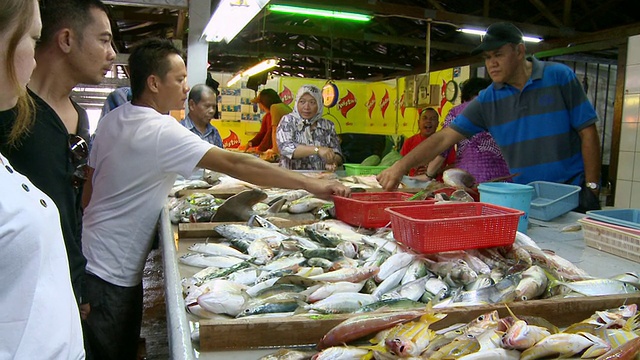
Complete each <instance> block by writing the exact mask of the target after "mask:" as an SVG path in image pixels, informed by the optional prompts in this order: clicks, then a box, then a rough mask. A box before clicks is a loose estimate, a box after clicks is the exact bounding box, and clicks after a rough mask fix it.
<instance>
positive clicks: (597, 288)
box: [549, 279, 638, 296]
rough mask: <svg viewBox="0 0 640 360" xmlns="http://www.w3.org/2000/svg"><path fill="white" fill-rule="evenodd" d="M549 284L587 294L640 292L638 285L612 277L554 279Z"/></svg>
mask: <svg viewBox="0 0 640 360" xmlns="http://www.w3.org/2000/svg"><path fill="white" fill-rule="evenodd" d="M549 286H550V287H555V286H564V287H566V288H569V289H571V290H572V291H575V292H577V293H580V294H583V295H586V296H601V295H615V294H629V293H635V292H638V289H637V288H636V287H634V286H632V285H628V284H626V283H624V282H622V281H618V280H612V279H595V280H582V281H574V282H562V281H558V280H554V281H552V282H551V284H550V285H549Z"/></svg>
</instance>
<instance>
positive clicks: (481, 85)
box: [460, 77, 491, 102]
mask: <svg viewBox="0 0 640 360" xmlns="http://www.w3.org/2000/svg"><path fill="white" fill-rule="evenodd" d="M489 85H491V80H489V79H485V78H479V77H474V78H471V79H469V80H466V81H465V82H463V83H462V84H460V100H462V102H467V101H469V100H471V99H473V97H474V96H476V95H478V94H479V93H480V91H481V90H484V89H486V88H487V86H489Z"/></svg>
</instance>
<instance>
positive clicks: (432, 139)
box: [377, 128, 464, 191]
mask: <svg viewBox="0 0 640 360" xmlns="http://www.w3.org/2000/svg"><path fill="white" fill-rule="evenodd" d="M462 139H464V135H462V134H461V133H459V132H457V131H455V130H453V129H451V128H446V129H442V130H440V131H438V132H436V133H435V134H433V135H431V136H429V138H428V139H426V140H424V141H423V142H421V143H420V144H419V145H418V146H416V147H415V148H414V149H413V150H411V151H410V152H409V153H408V154H407V155H406V156H404V157H402V159H400V160H398V161H397V162H396V163H395V164H393V165H392V166H391V167H390V168H388V169H386V170H384V171H383V172H381V173H380V174H378V177H377V179H378V182H379V183H380V185H382V187H383V188H384V189H385V190H387V191H389V190H395V189H396V188H397V187H398V184H400V180H402V177H403V176H404V174H406V173H408V172H409V170H410V169H411V168H414V167H418V166H421V165H427V164H428V163H429V162H430V161H431V160H433V159H434V158H435V157H436V156H437V155H439V154H440V153H442V152H443V151H445V150H446V149H448V148H449V147H451V146H453V144H455V143H457V142H459V141H460V140H462Z"/></svg>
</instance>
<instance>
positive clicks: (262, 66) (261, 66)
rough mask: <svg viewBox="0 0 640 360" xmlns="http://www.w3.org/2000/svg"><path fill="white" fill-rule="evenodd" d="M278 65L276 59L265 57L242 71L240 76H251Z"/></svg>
mask: <svg viewBox="0 0 640 360" xmlns="http://www.w3.org/2000/svg"><path fill="white" fill-rule="evenodd" d="M276 66H278V60H276V59H267V60H264V61H262V62H260V63H258V64H256V65H254V66H252V67H250V68H249V69H247V70H245V71H243V72H242V76H243V77H244V76H253V75H255V74H259V73H261V72H263V71H266V70H269V69H272V68H274V67H276Z"/></svg>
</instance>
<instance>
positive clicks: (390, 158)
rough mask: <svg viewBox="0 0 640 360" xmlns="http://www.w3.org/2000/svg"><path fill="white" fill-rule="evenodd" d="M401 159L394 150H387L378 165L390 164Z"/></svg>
mask: <svg viewBox="0 0 640 360" xmlns="http://www.w3.org/2000/svg"><path fill="white" fill-rule="evenodd" d="M400 159H402V155H400V153H399V152H397V151H395V150H391V151H389V153H388V154H387V155H385V156H384V157H383V158H382V160H380V164H379V165H380V166H391V165H393V164H395V162H396V161H398V160H400Z"/></svg>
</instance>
